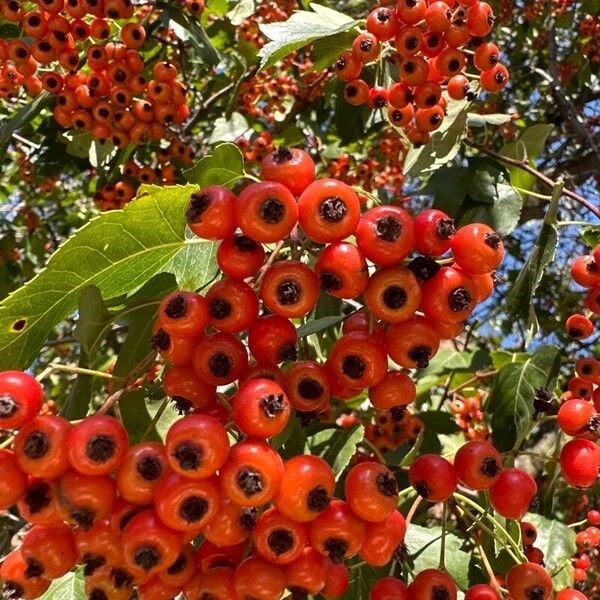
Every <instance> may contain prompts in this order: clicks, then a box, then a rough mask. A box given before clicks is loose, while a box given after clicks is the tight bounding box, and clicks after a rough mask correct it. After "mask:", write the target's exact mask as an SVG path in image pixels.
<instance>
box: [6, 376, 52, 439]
mask: <svg viewBox="0 0 600 600" xmlns="http://www.w3.org/2000/svg"><path fill="white" fill-rule="evenodd" d="M43 400H44V390H43V388H42V386H41V385H40V384H39V383H38V382H37V381H36V380H35V378H34V377H32V376H31V375H29V374H28V373H24V372H23V371H3V372H1V373H0V429H18V428H19V427H21V426H22V425H24V424H25V423H27V421H30V420H31V419H33V417H35V415H37V413H38V412H39V410H40V408H41V407H42V402H43Z"/></svg>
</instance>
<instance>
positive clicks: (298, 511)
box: [273, 454, 335, 523]
mask: <svg viewBox="0 0 600 600" xmlns="http://www.w3.org/2000/svg"><path fill="white" fill-rule="evenodd" d="M334 490H335V475H334V473H333V470H332V469H331V467H330V466H329V465H328V464H327V463H326V462H325V461H324V460H323V459H322V458H319V457H318V456H313V455H310V454H306V455H300V456H294V457H293V458H290V459H289V460H287V461H286V462H285V463H284V465H283V476H282V480H281V485H280V487H279V490H278V492H277V495H276V496H275V498H274V499H273V502H274V503H275V506H276V507H277V508H278V509H279V511H280V512H281V513H283V514H284V515H287V516H288V517H289V518H290V519H294V520H295V521H298V522H301V523H306V522H309V521H313V520H314V519H316V518H317V517H318V516H319V514H320V513H321V512H323V511H324V510H325V509H326V508H327V506H329V503H330V502H331V499H332V498H333V496H334Z"/></svg>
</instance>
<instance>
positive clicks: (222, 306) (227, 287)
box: [206, 279, 258, 333]
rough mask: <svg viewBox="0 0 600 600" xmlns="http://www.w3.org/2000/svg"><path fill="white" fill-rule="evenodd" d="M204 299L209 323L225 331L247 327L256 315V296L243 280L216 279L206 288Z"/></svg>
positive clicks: (232, 331)
mask: <svg viewBox="0 0 600 600" xmlns="http://www.w3.org/2000/svg"><path fill="white" fill-rule="evenodd" d="M206 301H207V302H208V307H209V314H210V321H209V322H210V324H211V325H212V326H213V327H214V328H215V329H218V330H219V331H223V332H225V333H239V332H240V331H244V330H245V329H248V327H250V325H252V323H254V321H255V320H256V317H257V316H258V298H257V297H256V294H255V293H254V290H253V289H252V288H251V287H250V286H249V285H248V284H247V283H244V282H243V281H233V280H231V279H223V280H221V281H218V282H217V283H215V284H213V285H212V286H211V288H210V290H208V293H207V294H206Z"/></svg>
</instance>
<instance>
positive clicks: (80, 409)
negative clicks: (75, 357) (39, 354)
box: [60, 348, 94, 421]
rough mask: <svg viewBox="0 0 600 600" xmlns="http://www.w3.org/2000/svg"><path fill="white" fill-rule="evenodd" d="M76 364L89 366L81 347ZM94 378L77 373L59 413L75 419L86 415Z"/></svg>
mask: <svg viewBox="0 0 600 600" xmlns="http://www.w3.org/2000/svg"><path fill="white" fill-rule="evenodd" d="M77 366H78V367H80V368H82V369H87V368H89V366H90V365H89V359H88V356H87V354H86V353H85V351H84V350H83V348H82V349H81V351H80V354H79V361H78V363H77ZM93 385H94V378H93V377H92V376H91V375H84V374H83V373H79V374H78V375H77V377H76V379H75V383H74V384H73V386H72V387H71V389H70V390H69V395H68V396H67V398H66V399H65V401H64V402H63V404H62V406H61V408H60V414H61V416H62V417H64V418H65V419H68V420H70V421H75V420H78V419H83V418H84V417H85V416H87V414H88V412H89V408H90V403H91V401H92V389H93Z"/></svg>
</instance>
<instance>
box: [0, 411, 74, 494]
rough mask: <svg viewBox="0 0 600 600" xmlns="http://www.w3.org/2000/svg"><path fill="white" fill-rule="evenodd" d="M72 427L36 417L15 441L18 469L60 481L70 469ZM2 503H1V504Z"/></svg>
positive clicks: (47, 417) (55, 419)
mask: <svg viewBox="0 0 600 600" xmlns="http://www.w3.org/2000/svg"><path fill="white" fill-rule="evenodd" d="M70 431H71V424H70V423H69V421H67V420H66V419H63V418H62V417H58V416H55V415H44V416H41V417H35V418H34V419H32V420H31V421H29V422H28V423H26V424H25V425H24V426H23V427H21V429H20V430H19V432H18V433H17V435H16V436H15V441H14V442H13V450H14V452H15V458H16V460H17V463H18V465H19V468H20V469H21V470H22V471H23V472H25V473H27V474H28V475H32V476H34V477H44V478H46V479H57V478H58V477H60V476H61V475H63V474H64V473H66V472H67V471H68V470H69V467H70V465H69V459H68V452H67V448H68V442H67V439H68V436H69V432H70ZM0 504H1V502H0Z"/></svg>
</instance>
